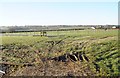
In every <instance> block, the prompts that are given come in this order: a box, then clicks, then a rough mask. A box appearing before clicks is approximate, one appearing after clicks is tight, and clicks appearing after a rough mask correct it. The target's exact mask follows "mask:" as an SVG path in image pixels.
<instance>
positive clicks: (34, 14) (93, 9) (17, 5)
mask: <svg viewBox="0 0 120 78" xmlns="http://www.w3.org/2000/svg"><path fill="white" fill-rule="evenodd" d="M100 24H102V25H106V24H115V25H117V24H118V2H117V1H115V0H106V1H105V0H103V1H98V2H97V1H96V2H95V1H94V0H91V2H90V1H88V2H87V1H85V0H84V2H83V1H82V0H81V2H80V1H78V0H74V1H72V0H70V1H68V0H64V1H63V0H61V1H60V0H58V1H54V0H51V2H50V1H48V0H44V1H43V0H41V1H40V0H39V1H38V0H34V1H33V0H29V1H28V0H26V1H25V0H24V1H23V0H21V1H20V0H18V1H16V0H1V1H0V26H11V25H18V26H20V25H100Z"/></svg>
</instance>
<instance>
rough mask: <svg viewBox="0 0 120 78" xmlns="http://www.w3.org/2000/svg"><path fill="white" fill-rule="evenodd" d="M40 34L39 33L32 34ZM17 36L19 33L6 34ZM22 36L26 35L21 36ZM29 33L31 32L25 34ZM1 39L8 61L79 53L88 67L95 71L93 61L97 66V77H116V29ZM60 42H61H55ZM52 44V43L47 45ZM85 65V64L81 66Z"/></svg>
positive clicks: (25, 60)
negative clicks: (84, 55)
mask: <svg viewBox="0 0 120 78" xmlns="http://www.w3.org/2000/svg"><path fill="white" fill-rule="evenodd" d="M35 33H36V34H39V32H35ZM8 34H20V33H8ZM22 34H25V33H22ZM27 34H30V32H27ZM32 34H34V33H33V32H32V33H31V34H30V35H29V36H1V37H0V38H1V39H2V43H1V45H3V52H2V53H1V55H2V56H3V57H5V61H7V62H15V63H32V62H36V63H37V62H39V61H38V60H36V58H43V57H45V58H47V57H55V56H59V55H63V54H65V53H72V52H81V53H85V54H86V56H87V57H88V58H89V59H90V62H88V63H87V64H88V65H89V66H90V67H91V70H93V72H96V66H95V65H94V64H93V62H95V63H96V64H97V65H98V66H99V67H100V69H99V70H100V72H99V73H97V75H100V76H103V75H104V76H118V75H119V74H120V73H119V72H120V70H119V68H120V64H118V60H120V59H119V58H118V57H120V56H119V55H118V39H117V36H118V30H107V31H105V30H76V31H74V30H72V31H48V32H47V35H48V36H55V37H41V36H32ZM60 40H61V42H60V43H57V42H59V41H60ZM48 41H53V42H54V44H52V43H48ZM83 66H84V64H83Z"/></svg>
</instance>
